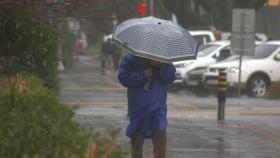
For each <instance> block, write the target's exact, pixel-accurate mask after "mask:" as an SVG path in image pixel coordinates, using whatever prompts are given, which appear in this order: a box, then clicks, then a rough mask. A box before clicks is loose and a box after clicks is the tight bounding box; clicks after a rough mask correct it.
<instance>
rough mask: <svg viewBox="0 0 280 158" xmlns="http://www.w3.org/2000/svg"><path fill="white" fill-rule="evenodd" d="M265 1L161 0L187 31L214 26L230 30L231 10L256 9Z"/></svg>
mask: <svg viewBox="0 0 280 158" xmlns="http://www.w3.org/2000/svg"><path fill="white" fill-rule="evenodd" d="M265 2H266V0H246V1H244V0H163V3H164V6H165V7H166V9H168V10H169V11H170V12H173V13H174V14H175V15H176V16H177V18H178V21H179V23H180V24H181V25H182V26H183V27H185V28H187V29H189V28H192V27H199V26H209V27H211V26H214V27H216V28H218V29H221V30H230V28H231V26H230V24H231V18H229V17H231V10H232V9H233V8H255V9H258V8H260V7H262V6H263V5H264V4H265Z"/></svg>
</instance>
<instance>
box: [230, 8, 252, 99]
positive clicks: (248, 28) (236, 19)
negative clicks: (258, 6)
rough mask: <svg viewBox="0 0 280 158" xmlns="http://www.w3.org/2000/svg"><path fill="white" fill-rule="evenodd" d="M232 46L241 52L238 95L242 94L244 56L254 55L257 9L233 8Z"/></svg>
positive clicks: (237, 52) (234, 49) (235, 50)
mask: <svg viewBox="0 0 280 158" xmlns="http://www.w3.org/2000/svg"><path fill="white" fill-rule="evenodd" d="M231 48H232V50H233V52H234V53H236V54H239V56H240V57H239V71H238V96H239V97H240V94H241V77H242V76H241V75H242V73H241V71H242V69H241V67H242V57H243V55H246V56H254V50H255V10H254V9H233V14H232V32H231Z"/></svg>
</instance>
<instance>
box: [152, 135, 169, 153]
mask: <svg viewBox="0 0 280 158" xmlns="http://www.w3.org/2000/svg"><path fill="white" fill-rule="evenodd" d="M152 141H153V146H154V158H165V152H166V144H167V138H166V131H161V130H154V131H153V136H152Z"/></svg>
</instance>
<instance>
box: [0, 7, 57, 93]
mask: <svg viewBox="0 0 280 158" xmlns="http://www.w3.org/2000/svg"><path fill="white" fill-rule="evenodd" d="M0 37H1V38H0V70H1V71H0V73H4V74H16V73H18V72H28V73H30V74H34V75H36V76H38V77H39V78H41V79H43V81H44V85H45V86H46V87H48V88H50V89H52V90H54V91H56V92H58V89H59V86H58V72H57V64H58V63H57V62H58V55H57V49H58V44H59V34H58V32H57V31H55V30H54V29H53V27H50V24H49V23H47V22H46V21H43V20H38V19H35V18H33V17H32V16H31V13H30V12H29V11H26V10H24V9H17V10H16V11H15V10H5V9H3V10H0Z"/></svg>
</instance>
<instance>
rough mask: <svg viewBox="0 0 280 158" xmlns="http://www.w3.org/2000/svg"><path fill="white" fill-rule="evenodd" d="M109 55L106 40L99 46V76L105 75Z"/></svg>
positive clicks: (109, 49) (109, 46)
mask: <svg viewBox="0 0 280 158" xmlns="http://www.w3.org/2000/svg"><path fill="white" fill-rule="evenodd" d="M110 54H111V44H110V41H109V40H106V41H104V42H103V43H102V45H101V56H100V61H101V74H102V75H104V74H105V73H106V69H108V66H109V62H110V59H109V57H110Z"/></svg>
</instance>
